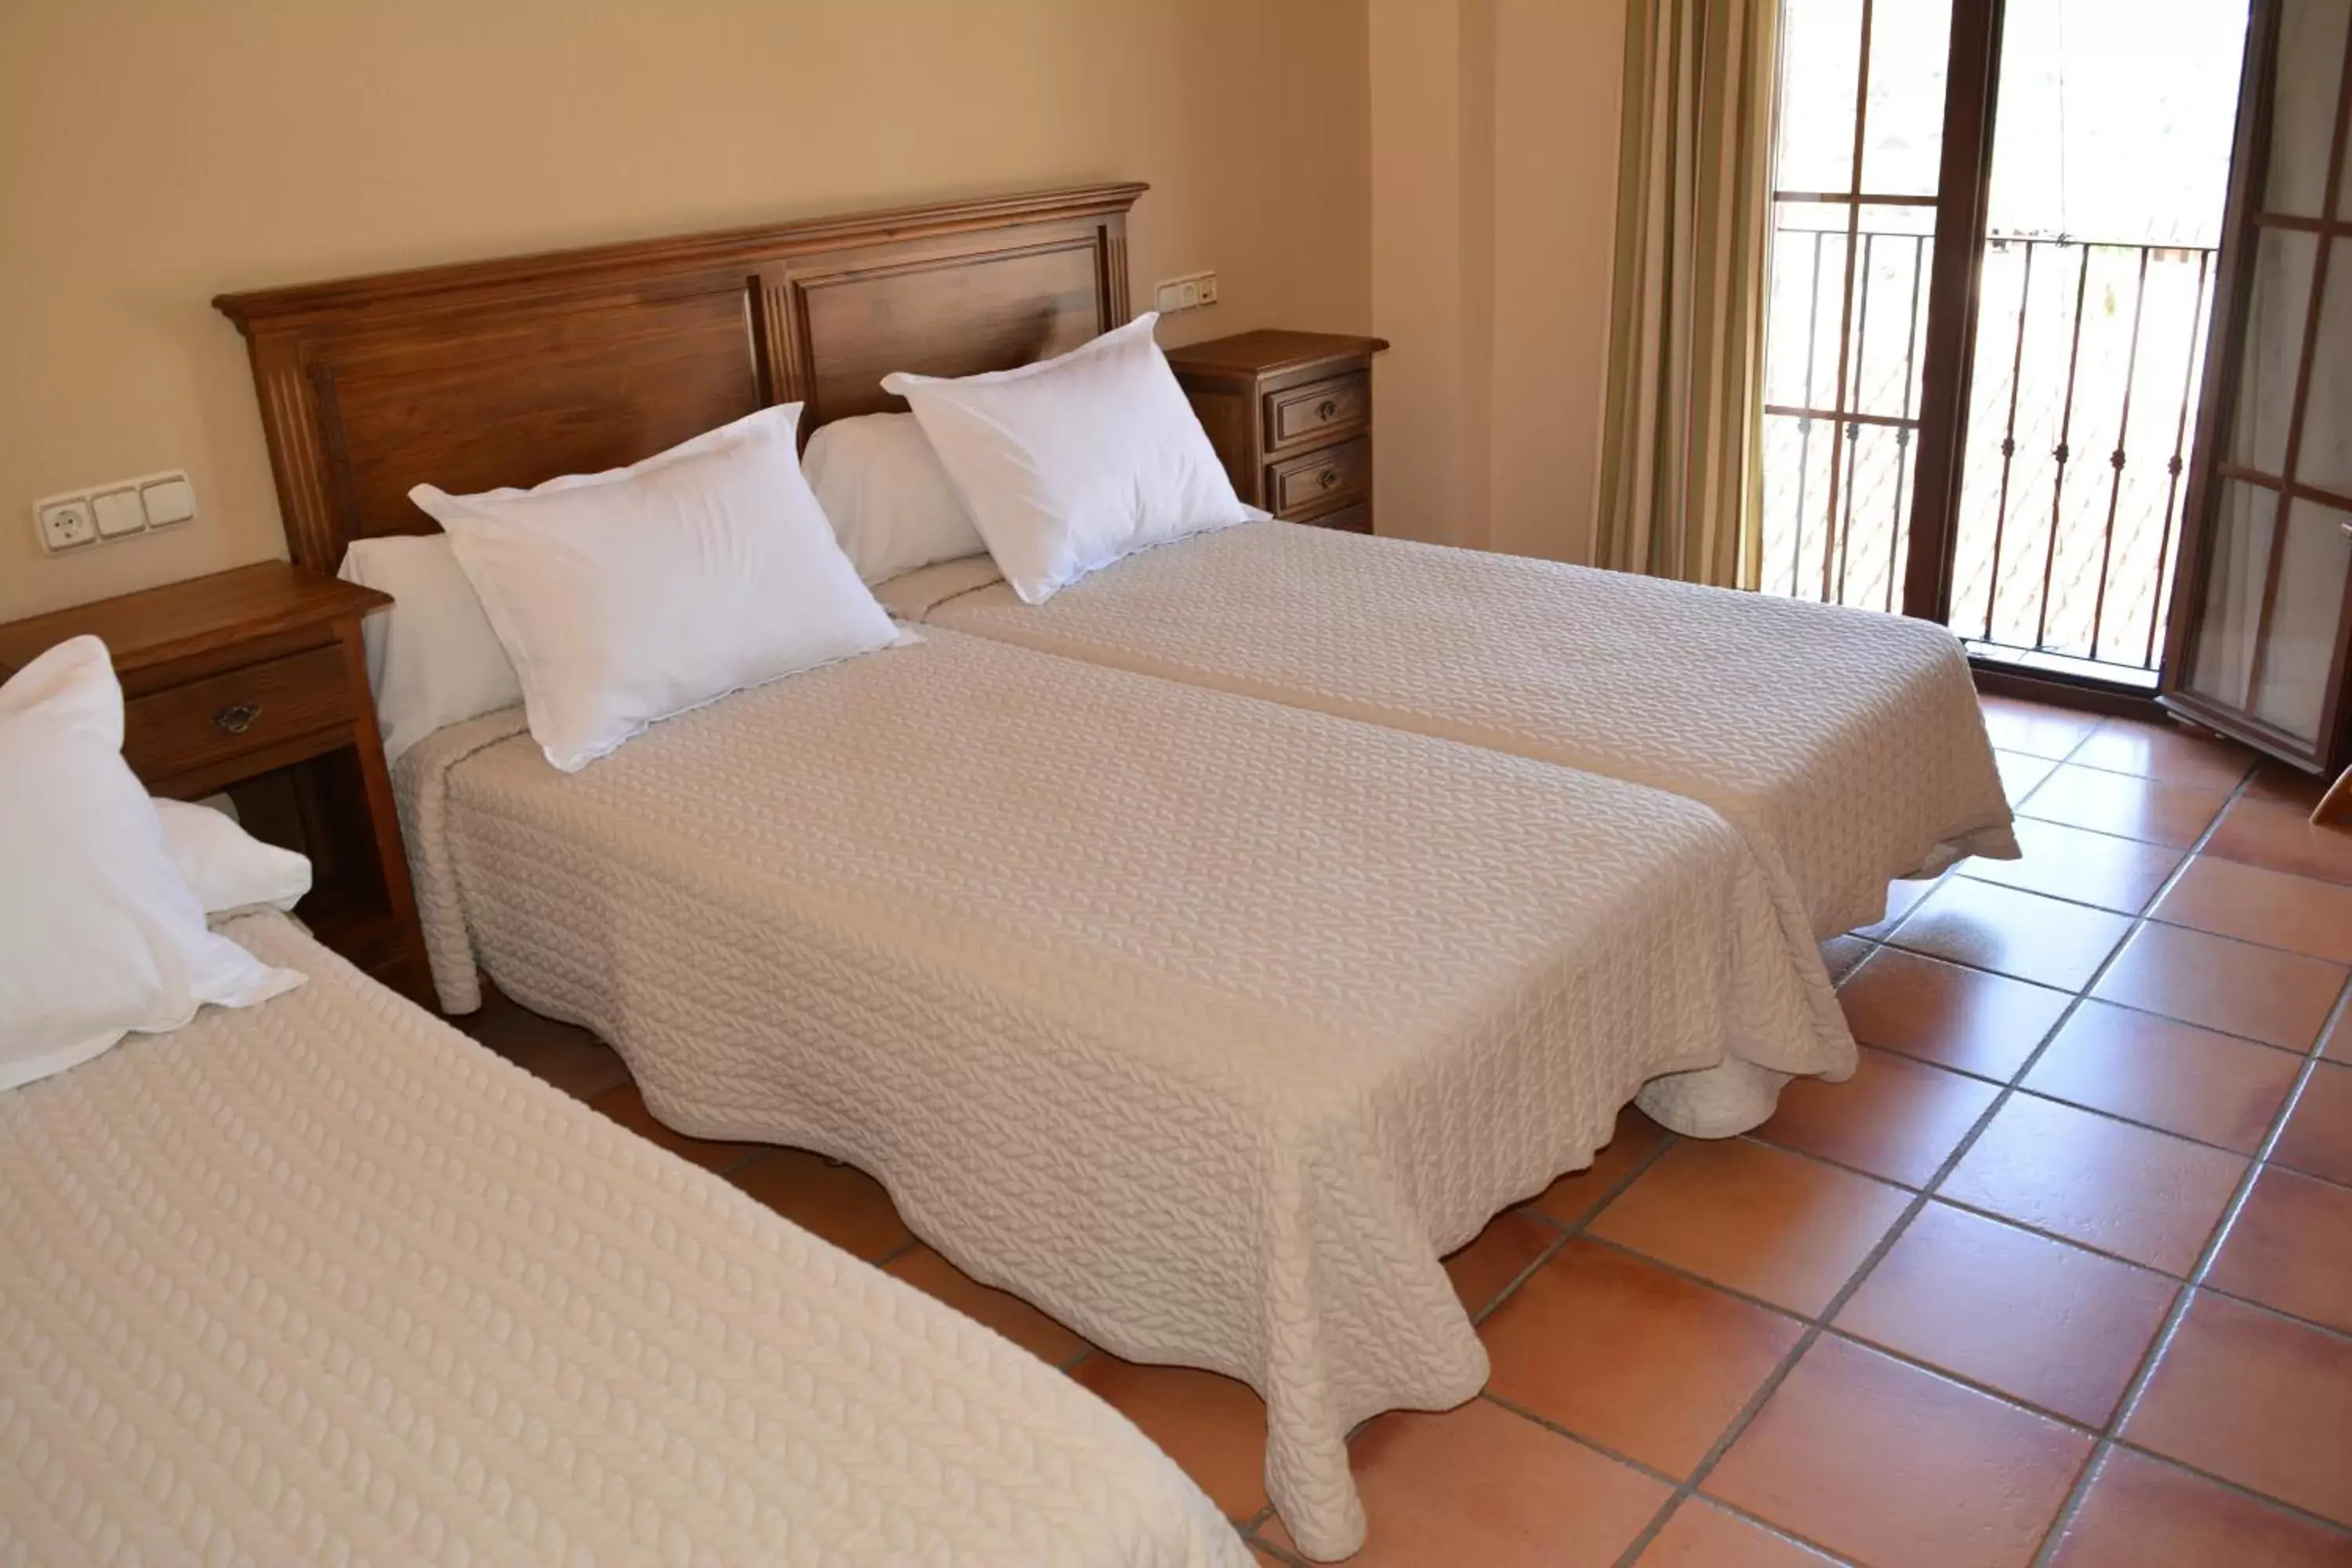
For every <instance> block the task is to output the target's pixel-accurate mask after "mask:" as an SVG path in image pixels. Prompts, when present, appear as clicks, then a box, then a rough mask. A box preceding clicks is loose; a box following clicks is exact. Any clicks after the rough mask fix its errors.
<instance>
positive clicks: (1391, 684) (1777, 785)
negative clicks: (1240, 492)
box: [877, 522, 2017, 938]
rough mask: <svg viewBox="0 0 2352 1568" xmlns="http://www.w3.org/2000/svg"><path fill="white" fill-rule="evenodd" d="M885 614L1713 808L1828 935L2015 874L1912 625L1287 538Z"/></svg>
mask: <svg viewBox="0 0 2352 1568" xmlns="http://www.w3.org/2000/svg"><path fill="white" fill-rule="evenodd" d="M877 593H878V595H879V596H880V597H881V599H882V601H883V603H884V604H885V605H887V606H888V607H889V609H890V611H891V613H892V614H893V615H896V616H899V617H900V618H901V619H903V620H911V621H916V622H919V623H922V624H925V625H929V626H950V627H954V628H956V629H958V630H961V631H965V632H970V633H973V634H975V635H978V636H982V637H994V638H999V639H1002V640H1003V641H1007V642H1013V643H1018V644H1020V645H1022V646H1024V647H1034V648H1039V649H1043V650H1045V651H1047V652H1052V653H1058V654H1064V655H1067V656H1069V657H1071V658H1084V659H1090V660H1093V661H1095V662H1097V663H1101V664H1107V665H1111V666H1115V667H1117V668H1122V669H1131V670H1137V671H1140V672H1142V673H1145V674H1150V675H1157V676H1163V677H1166V678H1167V679H1173V680H1183V681H1190V682H1194V683H1197V684H1201V685H1206V686H1213V687H1217V688H1220V689H1224V690H1229V691H1239V692H1244V693H1247V694H1249V695H1251V696H1255V697H1261V698H1267V699H1270V700H1275V701H1279V702H1287V703H1291V704H1295V705H1297V706H1299V707H1303V708H1312V709H1315V710H1319V711H1322V712H1327V713H1337V714H1344V715H1346V716H1349V717H1351V718H1356V719H1363V720H1369V721H1373V722H1375V723H1380V724H1386V725H1391V726H1394V727H1396V728H1398V729H1402V730H1411V731H1417V732H1419V733H1422V734H1427V735H1444V736H1448V737H1450V738H1453V739H1454V740H1459V741H1467V742H1472V743H1474V744H1477V745H1481V746H1487V747H1492V748H1494V749H1495V750H1497V751H1504V752H1512V753H1514V754H1516V755H1518V756H1524V757H1532V758H1536V759H1538V760H1539V761H1544V762H1551V763H1566V764H1568V765H1570V766H1572V767H1577V768H1582V769H1585V770H1587V771H1589V772H1592V773H1604V774H1606V775H1608V776H1609V777H1612V778H1618V779H1625V780H1629V781H1631V782H1633V783H1636V784H1648V785H1650V786H1652V787H1654V788H1656V789H1663V790H1667V791H1671V792H1673V793H1674V794H1676V795H1687V796H1689V797H1690V798H1692V799H1694V800H1699V801H1704V802H1706V804H1707V805H1710V806H1713V807H1714V808H1715V809H1716V810H1717V811H1718V812H1720V813H1722V815H1723V816H1724V817H1725V818H1726V819H1727V820H1728V821H1729V822H1730V823H1732V825H1733V826H1736V827H1738V829H1739V830H1740V831H1741V832H1742V833H1744V834H1745V835H1747V837H1748V842H1749V844H1750V846H1751V847H1753V848H1754V850H1755V851H1756V854H1757V856H1758V858H1759V860H1761V861H1762V862H1763V863H1764V865H1765V866H1766V867H1767V868H1768V869H1769V872H1770V874H1771V876H1772V879H1773V886H1774V890H1775V892H1776V894H1777V895H1778V896H1780V898H1781V899H1782V900H1783V901H1784V904H1787V905H1788V906H1790V909H1791V919H1792V922H1793V923H1795V924H1796V925H1798V926H1799V927H1800V928H1801V929H1810V930H1811V931H1812V933H1813V934H1814V935H1815V936H1817V937H1822V938H1826V937H1829V936H1832V935H1834V934H1836V933H1837V932H1839V931H1846V930H1849V929H1851V928H1853V927H1855V926H1861V925H1867V924H1871V923H1873V922H1875V921H1877V920H1878V919H1879V918H1880V916H1881V915H1882V914H1883V913H1884V912H1885V897H1886V884H1887V883H1888V881H1890V880H1891V879H1895V878H1900V877H1909V876H1927V875H1931V874H1933V873H1934V872H1936V871H1938V870H1941V869H1942V868H1944V867H1945V866H1947V865H1948V864H1950V863H1951V862H1952V861H1953V860H1954V859H1957V858H1959V857H1961V856H1965V855H1990V856H1993V857H1996V858H2014V857H2015V856H2016V854H2017V844H2016V840H2015V838H2014V837H2013V836H2012V834H2011V829H2010V809H2009V804H2008V801H2007V799H2006V798H2005V797H2004V795H2003V794H2002V790H2001V784H2000V773H1999V772H1998V771H1997V770H1996V769H1995V767H1994V765H1993V755H1992V747H1991V743H1990V741H1988V739H1987V738H1986V735H1985V728H1984V721H1983V718H1982V716H1981V714H1980V713H1979V710H1978V707H1977V701H1976V692H1975V689H1974V687H1973V685H1972V684H1971V682H1970V680H1969V670H1968V664H1967V661H1966V660H1965V659H1964V658H1962V657H1961V653H1960V648H1959V645H1958V642H1957V641H1956V640H1955V639H1954V638H1953V637H1951V635H1950V634H1949V633H1948V632H1946V631H1945V630H1943V629H1942V628H1941V627H1938V626H1929V625H1927V624H1926V623H1924V622H1919V621H1913V620H1906V619H1904V618H1903V617H1901V616H1882V615H1877V614H1874V613H1872V612H1869V611H1864V610H1849V609H1843V608H1841V607H1838V606H1834V605H1810V604H1802V603H1800V602H1797V601H1795V600H1790V599H1776V598H1769V597H1767V596H1765V595H1757V594H1735V593H1727V592H1725V591H1723V590H1720V589H1713V588H1700V587H1694V586H1691V585H1689V584H1682V583H1670V582H1664V581H1661V580H1659V579H1656V578H1649V577H1637V576H1631V575H1627V574H1622V573H1614V572H1601V571H1595V570H1592V569H1590V568H1586V567H1578V566H1567V565H1561V564H1559V563H1555V562H1549V561H1535V560H1529V559H1527V558H1524V557H1517V556H1507V555H1496V554H1492V553H1489V552H1484V551H1468V550H1454V549H1447V548H1444V547H1441V546H1436V545H1428V544H1420V543H1415V542H1411V541H1406V540H1397V539H1375V538H1367V537H1360V536H1358V535H1354V534H1345V533H1338V532H1333V531H1329V530H1327V529H1319V528H1313V527H1307V526H1303V525H1299V524H1293V523H1284V522H1255V523H1244V524H1243V525H1241V526H1239V527H1236V528H1229V529H1224V530H1222V531H1216V532H1213V533H1204V534H1196V535H1194V536H1192V537H1191V538H1189V539H1183V540H1179V541H1177V542H1173V543H1171V544H1165V545H1161V546H1160V547H1158V548H1156V549H1152V550H1148V551H1145V552H1141V553H1139V554H1136V555H1132V556H1129V558H1128V559H1127V560H1125V561H1122V562H1119V563H1117V564H1115V565H1113V566H1110V567H1108V568H1106V569H1104V570H1102V571H1100V572H1097V573H1095V574H1092V575H1091V576H1088V577H1087V578H1085V579H1084V580H1082V581H1080V582H1078V583H1076V584H1072V585H1071V586H1069V587H1067V588H1065V589H1063V590H1062V591H1061V592H1060V593H1058V594H1056V595H1054V596H1053V597H1052V598H1051V599H1049V600H1047V601H1046V602H1045V604H1043V605H1024V604H1023V603H1022V602H1021V600H1020V599H1019V597H1017V596H1016V595H1014V594H1013V590H1012V589H1011V588H1010V587H1009V586H1007V585H1006V584H1005V583H1004V582H1003V579H1002V577H1001V576H1000V575H999V574H998V573H997V571H996V569H995V567H994V565H993V563H991V562H990V560H989V559H988V557H986V556H984V555H982V556H976V557H973V558H971V559H969V560H964V561H952V562H945V563H940V564H939V565H936V566H931V567H926V568H923V569H921V570H919V571H916V572H912V573H909V574H906V575H904V576H902V577H899V578H898V579H896V580H895V581H893V582H891V583H887V584H883V585H882V587H881V588H879V589H878V590H877Z"/></svg>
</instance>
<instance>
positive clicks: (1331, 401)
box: [1315, 397, 1339, 425]
mask: <svg viewBox="0 0 2352 1568" xmlns="http://www.w3.org/2000/svg"><path fill="white" fill-rule="evenodd" d="M1315 417H1316V418H1318V419H1320V420H1322V421H1323V422H1324V423H1325V424H1327V425H1328V424H1329V423H1330V422H1331V421H1332V420H1334V419H1337V418H1338V417H1339V399H1338V398H1336V397H1327V398H1325V399H1324V400H1323V401H1322V402H1320V403H1318V404H1317V405H1315Z"/></svg>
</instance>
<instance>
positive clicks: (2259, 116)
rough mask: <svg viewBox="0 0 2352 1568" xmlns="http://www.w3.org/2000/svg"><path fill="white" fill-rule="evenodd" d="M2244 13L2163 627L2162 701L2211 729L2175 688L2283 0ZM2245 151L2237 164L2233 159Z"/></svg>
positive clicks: (2196, 703)
mask: <svg viewBox="0 0 2352 1568" xmlns="http://www.w3.org/2000/svg"><path fill="white" fill-rule="evenodd" d="M2250 5H2251V8H2250V10H2249V11H2248V13H2247V16H2246V58H2245V61H2244V63H2243V65H2242V66H2241V67H2240V68H2239V75H2238V124H2237V130H2236V132H2235V134H2234V136H2233V138H2232V140H2231V158H2232V165H2231V171H2230V193H2229V195H2228V197H2227V199H2226V200H2225V201H2224V202H2223V204H2222V209H2221V257H2220V260H2219V265H2218V267H2217V268H2216V271H2215V274H2214V279H2213V310H2212V314H2211V316H2210V318H2209V319H2208V320H2207V321H2206V324H2205V371H2204V374H2203V375H2201V376H2200V378H2199V383H2200V384H2199V386H2198V389H2197V396H2198V403H2197V434H2196V437H2195V438H2194V439H2192V440H2191V441H2190V442H2189V497H2188V502H2187V505H2186V506H2185V507H2184V508H2183V509H2182V513H2181V527H2180V547H2179V552H2178V553H2177V554H2176V555H2175V556H2174V557H2173V568H2172V611H2171V619H2170V620H2169V621H2168V622H2167V623H2166V626H2165V628H2164V677H2163V679H2164V687H2165V689H2164V691H2163V693H2162V695H2161V697H2160V698H2159V700H2161V701H2162V702H2163V703H2164V704H2165V706H2166V707H2168V708H2176V709H2178V710H2181V711H2182V712H2183V713H2184V714H2185V715H2186V716H2187V717H2190V718H2195V719H2197V720H2198V721H2199V722H2200V723H2203V722H2208V720H2207V719H2206V718H2205V717H2204V716H2203V713H2202V712H2201V710H2205V709H2206V708H2208V706H2209V705H2208V704H2207V703H2206V702H2205V701H2204V700H2202V699H2201V698H2197V697H2194V696H2191V695H2190V694H2189V692H2188V691H2186V690H2185V689H2182V688H2181V687H2180V686H2179V682H2180V681H2181V680H2182V679H2186V677H2187V674H2188V672H2189V670H2190V669H2192V668H2195V666H2194V664H2193V663H2192V660H2194V658H2196V654H2197V628H2198V626H2199V625H2200V623H2201V622H2202V621H2203V620H2204V616H2205V589H2206V585H2207V574H2206V563H2205V553H2206V550H2205V547H2206V544H2207V542H2208V541H2209V538H2210V534H2211V532H2212V522H2213V507H2214V504H2215V503H2216V501H2217V500H2219V492H2218V491H2217V489H2216V488H2215V486H2216V484H2217V482H2218V481H2217V477H2216V476H2215V474H2214V472H2213V469H2214V467H2215V453H2216V450H2217V448H2218V445H2219V442H2220V439H2221V430H2222V423H2221V416H2222V414H2223V412H2224V411H2225V410H2227V411H2228V412H2231V413H2235V412H2236V409H2237V402H2238V368H2239V367H2238V356H2237V355H2236V354H2234V353H2231V352H2230V350H2231V345H2233V344H2234V343H2235V342H2237V340H2238V335H2239V333H2240V332H2241V331H2243V330H2244V327H2245V320H2246V307H2247V304H2248V302H2249V300H2250V298H2251V295H2252V289H2253V272H2252V268H2248V267H2247V266H2246V265H2245V261H2246V255H2245V253H2246V245H2245V240H2246V238H2247V237H2248V236H2250V235H2251V234H2252V232H2253V225H2252V221H2251V219H2252V209H2253V205H2254V203H2255V201H2256V200H2257V199H2259V198H2258V195H2257V192H2256V189H2255V186H2256V184H2257V183H2258V182H2257V181H2256V180H2254V179H2250V178H2246V177H2244V176H2245V172H2246V171H2247V170H2249V169H2261V168H2265V167H2267V166H2268V164H2269V162H2270V145H2271V92H2272V88H2273V65H2274V64H2275V58H2274V57H2275V55H2276V53H2277V42H2278V26H2279V0H2250ZM2241 151H2242V152H2243V153H2244V156H2243V157H2242V159H2241V158H2240V157H2239V156H2238V154H2239V153H2240V152H2241ZM2286 477H2288V478H2290V479H2292V478H2293V477H2294V476H2292V475H2288V476H2286ZM2279 521H2280V524H2281V526H2284V524H2285V521H2286V520H2285V518H2284V517H2281V518H2280V520H2279Z"/></svg>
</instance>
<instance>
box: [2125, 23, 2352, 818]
mask: <svg viewBox="0 0 2352 1568" xmlns="http://www.w3.org/2000/svg"><path fill="white" fill-rule="evenodd" d="M2248 73H2249V81H2250V83H2252V90H2251V91H2249V93H2248V94H2247V100H2246V110H2245V112H2244V113H2243V114H2242V117H2241V121H2240V128H2239V135H2238V155H2237V158H2236V160H2235V169H2234V173H2233V175H2232V181H2231V200H2230V210H2231V224H2230V232H2229V242H2228V245H2227V247H2226V248H2225V251H2224V260H2223V265H2222V268H2221V299H2222V305H2221V311H2220V314H2219V317H2218V319H2217V321H2216V323H2215V329H2214V332H2213V349H2212V353H2211V365H2210V373H2209V374H2208V377H2207V385H2208V395H2207V397H2206V411H2207V418H2206V420H2205V421H2204V424H2203V426H2202V427H2201V429H2200V434H2199V439H2198V447H2197V460H2196V464H2195V474H2194V500H2193V502H2192V508H2191V511H2190V527H2189V531H2188V535H2187V538H2186V541H2185V547H2184V549H2183V552H2182V555H2181V562H2180V569H2179V588H2178V590H2177V592H2176V597H2177V599H2178V601H2179V605H2180V606H2181V612H2180V614H2179V616H2178V625H2177V626H2176V627H2175V632H2174V637H2173V646H2172V650H2171V657H2170V659H2169V661H2168V668H2167V690H2166V692H2165V698H2164V700H2165V702H2166V703H2167V705H2168V706H2169V707H2171V708H2173V709H2175V710H2177V711H2179V712H2181V713H2183V714H2184V715H2186V716H2188V717H2189V718H2192V719H2195V720H2197V721H2200V722H2202V723H2205V724H2208V725H2210V726H2211V727H2213V728H2215V729H2219V730H2222V731H2227V732H2229V733H2231V734H2235V735H2238V736H2240V737H2241V738H2242V739H2244V740H2246V741H2249V742H2252V743H2253V744H2255V745H2257V746H2260V747H2262V748H2263V750H2266V751H2268V752H2272V753H2273V754H2274V755H2277V756H2280V757H2283V758H2285V759H2286V760H2288V761H2291V762H2294V763H2299V764H2301V765H2303V766H2305V767H2308V768H2314V769H2326V770H2330V771H2332V770H2334V769H2336V768H2339V767H2342V766H2343V765H2344V764H2345V763H2346V762H2347V761H2352V693H2347V664H2352V166H2347V163H2352V160H2347V152H2346V141H2347V129H2352V0H2262V4H2261V5H2258V7H2257V9H2256V14H2255V19H2254V26H2253V28H2252V37H2251V41H2250V47H2249V49H2248Z"/></svg>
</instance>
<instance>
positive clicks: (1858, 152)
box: [1758, 0, 2352, 690]
mask: <svg viewBox="0 0 2352 1568" xmlns="http://www.w3.org/2000/svg"><path fill="white" fill-rule="evenodd" d="M2344 3H2346V4H2352V0H2344ZM1783 4H1784V6H1785V9H1784V13H1783V16H1784V22H1783V44H1782V58H1781V73H1780V99H1779V105H1780V108H1779V123H1778V128H1777V132H1776V147H1775V174H1774V178H1775V184H1776V187H1777V191H1776V194H1777V196H1778V202H1777V205H1776V213H1775V224H1776V233H1775V236H1774V244H1773V247H1772V252H1771V309H1770V314H1769V317H1768V320H1767V325H1766V342H1765V381H1766V404H1767V413H1766V416H1765V431H1764V453H1765V460H1764V468H1765V513H1764V530H1763V545H1764V548H1763V556H1762V559H1761V561H1760V562H1759V566H1760V571H1759V574H1758V575H1759V585H1760V586H1762V587H1763V588H1764V589H1765V590H1766V591H1767V592H1772V593H1780V594H1790V595H1797V596H1800V597H1803V598H1808V599H1817V600H1823V601H1827V602H1831V603H1837V604H1845V605H1862V606H1866V607H1869V608H1872V609H1881V610H1897V611H1903V612H1905V613H1907V614H1910V615H1915V616H1925V617H1928V618H1932V619H1936V620H1939V621H1942V622H1944V623H1945V624H1947V625H1948V626H1951V627H1952V629H1953V630H1954V631H1955V632H1957V633H1958V634H1959V636H1960V637H1962V638H1963V639H1964V640H1965V641H1966V642H1967V644H1968V646H1969V651H1970V653H1971V655H1972V656H1973V657H1975V658H1978V659H1979V660H1980V661H1982V662H1988V663H1996V664H2003V665H2009V666H2012V667H2021V668H2028V669H2032V670H2035V671H2038V672H2041V673H2044V674H2050V675H2055V676H2058V677H2061V678H2064V679H2088V680H2095V681H2099V682H2104V683H2109V684H2115V685H2120V686H2126V687H2136V688H2137V689H2143V690H2146V689H2153V688H2154V687H2155V686H2156V684H2157V672H2158V668H2160V667H2161V664H2162V661H2163V657H2164V653H2165V649H2166V647H2167V638H2166V627H2167V625H2168V616H2169V598H2170V584H2171V582H2172V578H2173V575H2174V573H2173V563H2174V561H2175V559H2176V558H2177V557H2178V556H2179V552H2180V542H2181V534H2182V527H2181V524H2182V519H2183V518H2184V516H2185V515H2186V513H2187V508H2188V505H2189V484H2188V476H2187V468H2188V452H2189V446H2190V443H2191V438H2192V437H2193V435H2194V433H2195V431H2196V428H2197V416H2196V411H2197V408H2198V406H2199V402H2200V370H2201V365H2202V362H2203V357H2204V352H2205V342H2206V336H2207V331H2206V323H2207V320H2208V318H2209V316H2210V314H2211V311H2212V306H2213V301H2214V300H2215V298H2216V293H2215V289H2216V283H2217V271H2216V264H2215V262H2216V250H2217V247H2218V245H2219V243H2220V239H2221V228H2222V224H2223V218H2224V209H2225V192H2226V189H2227V179H2228V173H2229V168H2230V157H2231V136H2232V129H2233V126H2234V123H2235V121H2236V119H2237V106H2238V100H2239V92H2238V87H2239V66H2238V62H2239V58H2240V56H2241V53H2242V45H2243V40H2244V37H2245V29H2246V0H2032V4H2024V3H2020V4H2014V5H2006V6H2004V5H2002V4H2001V0H1783Z"/></svg>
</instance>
